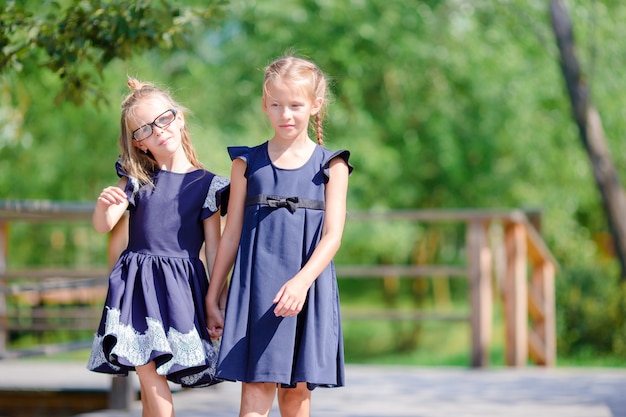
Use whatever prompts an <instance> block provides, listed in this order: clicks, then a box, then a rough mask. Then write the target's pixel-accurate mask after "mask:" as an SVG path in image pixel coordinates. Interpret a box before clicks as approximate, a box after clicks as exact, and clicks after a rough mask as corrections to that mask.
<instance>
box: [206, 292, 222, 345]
mask: <svg viewBox="0 0 626 417" xmlns="http://www.w3.org/2000/svg"><path fill="white" fill-rule="evenodd" d="M205 304H206V328H207V330H208V331H209V336H211V340H213V341H215V340H217V339H219V338H220V337H222V331H223V329H224V310H222V309H220V308H219V307H218V306H216V305H215V304H213V303H210V302H208V301H207V302H206V303H205Z"/></svg>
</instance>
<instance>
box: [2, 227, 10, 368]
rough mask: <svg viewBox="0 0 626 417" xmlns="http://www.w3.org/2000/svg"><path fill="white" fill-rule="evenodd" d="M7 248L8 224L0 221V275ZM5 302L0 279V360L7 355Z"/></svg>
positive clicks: (7, 332)
mask: <svg viewBox="0 0 626 417" xmlns="http://www.w3.org/2000/svg"><path fill="white" fill-rule="evenodd" d="M8 247H9V224H8V223H7V221H6V220H0V275H4V274H5V273H6V272H7V255H8ZM7 313H8V311H7V300H6V283H5V282H4V279H0V358H3V357H4V356H5V355H6V353H7V343H8V340H9V330H8V329H7V327H8V326H7V325H8V320H9V319H8V317H7Z"/></svg>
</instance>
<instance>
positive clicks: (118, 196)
mask: <svg viewBox="0 0 626 417" xmlns="http://www.w3.org/2000/svg"><path fill="white" fill-rule="evenodd" d="M126 200H127V197H126V193H125V192H124V190H122V189H121V188H119V187H114V186H111V187H106V188H105V189H104V190H102V192H101V193H100V195H99V196H98V200H97V202H96V204H98V205H100V206H102V207H103V208H106V207H109V206H112V205H117V204H122V203H124V202H125V201H126Z"/></svg>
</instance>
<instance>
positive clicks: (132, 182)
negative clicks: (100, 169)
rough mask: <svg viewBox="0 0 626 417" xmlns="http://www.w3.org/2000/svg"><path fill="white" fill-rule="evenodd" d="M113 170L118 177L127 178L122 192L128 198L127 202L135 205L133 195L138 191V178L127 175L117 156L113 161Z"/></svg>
mask: <svg viewBox="0 0 626 417" xmlns="http://www.w3.org/2000/svg"><path fill="white" fill-rule="evenodd" d="M115 171H116V172H117V176H118V177H120V178H122V177H126V178H128V182H127V183H126V188H125V189H124V192H125V193H126V197H127V198H128V202H129V204H130V205H131V206H135V204H136V201H135V196H136V195H137V192H138V191H139V180H137V178H135V177H133V176H131V175H128V174H127V173H126V171H124V168H123V167H122V160H121V159H119V158H118V160H117V161H116V162H115Z"/></svg>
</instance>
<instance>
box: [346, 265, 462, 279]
mask: <svg viewBox="0 0 626 417" xmlns="http://www.w3.org/2000/svg"><path fill="white" fill-rule="evenodd" d="M336 270H337V277H338V278H355V277H362V278H382V277H386V276H395V277H399V278H402V277H405V278H413V277H431V278H437V277H467V275H468V269H467V268H466V267H459V266H445V265H444V266H432V265H430V266H427V265H337V266H336Z"/></svg>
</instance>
